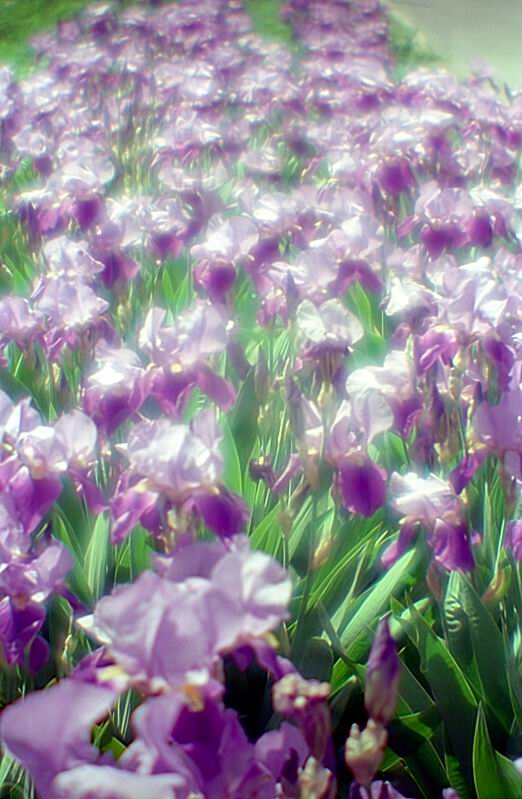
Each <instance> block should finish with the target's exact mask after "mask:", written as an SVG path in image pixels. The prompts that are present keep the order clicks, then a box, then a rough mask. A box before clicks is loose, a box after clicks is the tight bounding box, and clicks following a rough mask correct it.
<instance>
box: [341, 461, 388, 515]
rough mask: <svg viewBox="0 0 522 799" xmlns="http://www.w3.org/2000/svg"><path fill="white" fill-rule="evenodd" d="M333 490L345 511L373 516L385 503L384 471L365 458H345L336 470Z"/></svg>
mask: <svg viewBox="0 0 522 799" xmlns="http://www.w3.org/2000/svg"><path fill="white" fill-rule="evenodd" d="M335 488H336V491H337V493H338V494H339V497H340V499H341V502H342V504H343V505H344V507H345V508H346V510H349V511H350V512H351V513H358V514H360V515H361V516H367V517H369V516H373V514H374V513H375V511H377V510H378V509H379V508H381V507H382V506H383V505H384V502H385V498H386V471H385V470H384V469H383V468H382V467H381V466H378V465H377V464H376V463H374V462H373V461H371V460H370V458H368V457H367V456H358V455H357V456H354V457H352V458H347V459H346V460H344V461H343V462H342V463H341V464H340V465H339V466H338V468H337V470H336V473H335Z"/></svg>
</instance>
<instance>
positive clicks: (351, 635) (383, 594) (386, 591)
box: [332, 550, 416, 657]
mask: <svg viewBox="0 0 522 799" xmlns="http://www.w3.org/2000/svg"><path fill="white" fill-rule="evenodd" d="M415 560H416V553H415V550H410V551H409V552H406V553H405V554H404V555H403V556H402V557H401V558H399V560H398V561H397V562H396V563H394V564H393V566H392V567H391V569H389V570H388V571H387V572H386V574H384V575H383V576H382V577H381V578H380V580H378V581H377V582H376V583H375V585H374V586H372V588H370V589H369V591H368V592H367V593H366V595H365V597H364V600H363V601H362V602H361V604H360V605H359V607H358V608H357V610H356V611H355V613H354V614H353V616H351V617H350V618H349V621H348V623H347V624H346V626H345V627H344V629H339V625H340V624H341V622H342V620H343V619H345V618H346V611H347V608H346V607H345V605H344V603H343V604H342V605H341V607H340V608H339V609H338V610H337V611H336V613H335V614H334V616H333V619H332V622H333V625H334V627H335V628H336V629H337V631H338V633H339V637H340V639H341V641H342V644H343V646H344V648H345V649H346V650H347V652H348V654H349V655H350V656H351V657H352V653H351V649H352V647H353V645H354V644H355V643H356V642H357V641H358V640H359V639H360V638H362V637H363V636H366V637H368V635H369V630H371V629H373V628H374V627H375V624H376V622H377V621H378V619H379V617H380V616H382V615H383V613H385V612H386V611H387V610H388V609H389V603H390V598H391V597H392V596H393V595H394V594H396V593H398V592H399V591H401V590H402V589H403V588H404V586H405V584H406V582H407V581H408V579H409V578H410V577H411V575H412V573H413V566H414V563H415ZM368 643H369V641H368Z"/></svg>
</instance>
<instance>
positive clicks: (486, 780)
mask: <svg viewBox="0 0 522 799" xmlns="http://www.w3.org/2000/svg"><path fill="white" fill-rule="evenodd" d="M473 775H474V779H475V790H476V791H477V796H478V799H520V797H521V796H522V777H521V776H520V774H519V773H518V771H517V769H516V768H515V766H514V765H513V763H512V762H511V760H508V758H507V757H504V756H503V755H500V754H499V753H498V752H496V751H495V750H494V749H493V747H492V745H491V741H490V738H489V733H488V728H487V724H486V717H485V714H484V709H483V707H482V705H481V706H480V707H479V711H478V714H477V725H476V728H475V738H474V740H473Z"/></svg>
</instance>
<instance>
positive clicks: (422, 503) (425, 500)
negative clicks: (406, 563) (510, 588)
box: [382, 472, 474, 571]
mask: <svg viewBox="0 0 522 799" xmlns="http://www.w3.org/2000/svg"><path fill="white" fill-rule="evenodd" d="M390 494H391V497H392V506H393V508H394V509H395V510H396V511H398V512H399V513H400V514H401V516H402V519H401V532H400V534H399V539H398V541H397V542H395V543H393V544H391V545H390V547H389V548H388V549H387V550H386V551H385V552H384V554H383V556H382V561H383V563H384V564H386V565H390V564H391V563H393V562H394V560H396V559H397V558H398V557H399V556H400V555H401V554H402V553H403V552H404V551H405V550H406V549H407V547H408V546H409V544H410V543H411V541H412V538H413V536H414V534H415V525H416V523H420V524H422V525H423V527H424V528H425V529H426V530H427V531H428V539H427V540H428V544H429V546H430V548H431V549H432V551H433V554H434V557H435V560H436V561H437V562H438V563H440V564H441V565H442V566H444V567H445V568H446V569H448V570H449V571H453V570H456V569H462V570H465V571H468V570H470V569H473V567H474V560H473V554H472V552H471V545H470V541H469V536H468V531H467V528H466V525H465V523H464V520H463V507H462V504H461V501H460V500H459V498H458V497H457V495H456V493H455V490H454V488H453V486H452V484H451V483H450V482H449V481H445V480H442V479H441V478H440V477H437V476H435V475H434V474H432V475H430V477H428V478H427V479H423V478H421V477H419V476H418V475H416V474H414V473H413V472H410V473H409V474H406V475H404V476H401V475H399V474H397V473H396V472H395V473H394V474H393V475H392V477H391V480H390Z"/></svg>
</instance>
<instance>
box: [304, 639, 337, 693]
mask: <svg viewBox="0 0 522 799" xmlns="http://www.w3.org/2000/svg"><path fill="white" fill-rule="evenodd" d="M333 664H334V656H333V652H332V647H331V646H330V644H329V643H328V642H327V641H325V640H324V639H322V638H311V639H309V640H308V641H307V644H306V649H305V650H304V653H303V656H302V657H301V659H300V661H299V663H296V666H297V668H298V669H299V671H300V672H301V674H302V675H303V677H305V678H306V679H307V680H309V679H315V680H321V681H322V682H329V681H330V677H331V674H332V669H333Z"/></svg>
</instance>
